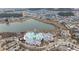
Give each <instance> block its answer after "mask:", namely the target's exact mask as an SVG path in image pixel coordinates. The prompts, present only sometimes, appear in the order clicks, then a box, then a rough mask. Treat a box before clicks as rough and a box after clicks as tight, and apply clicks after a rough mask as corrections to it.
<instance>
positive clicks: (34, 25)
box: [0, 19, 55, 32]
mask: <svg viewBox="0 0 79 59" xmlns="http://www.w3.org/2000/svg"><path fill="white" fill-rule="evenodd" d="M34 29H37V30H52V29H55V26H54V25H50V24H46V23H42V22H39V21H37V20H34V19H29V20H26V21H24V22H15V23H10V24H9V25H7V24H0V32H24V31H27V30H34Z"/></svg>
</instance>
